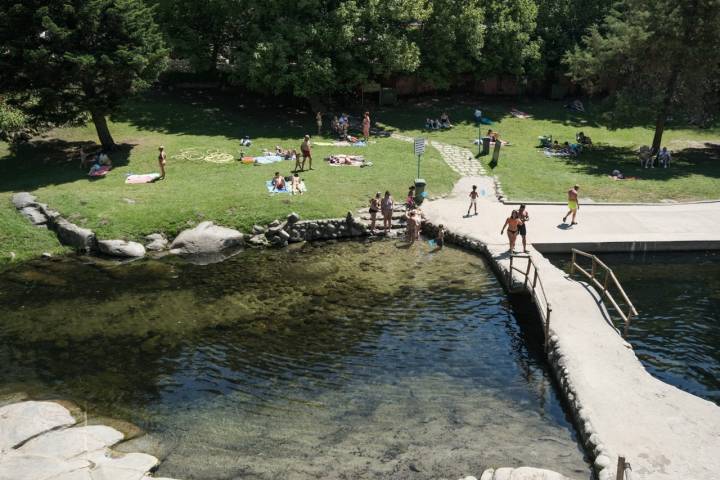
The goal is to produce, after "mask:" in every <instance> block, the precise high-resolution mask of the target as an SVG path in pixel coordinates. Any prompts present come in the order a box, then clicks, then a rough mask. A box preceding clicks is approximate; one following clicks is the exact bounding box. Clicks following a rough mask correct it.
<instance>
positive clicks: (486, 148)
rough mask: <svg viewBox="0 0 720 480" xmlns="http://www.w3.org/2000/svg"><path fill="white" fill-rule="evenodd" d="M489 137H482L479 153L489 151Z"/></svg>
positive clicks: (484, 153)
mask: <svg viewBox="0 0 720 480" xmlns="http://www.w3.org/2000/svg"><path fill="white" fill-rule="evenodd" d="M490 140H491V138H490V137H482V152H481V153H480V155H488V154H489V153H490Z"/></svg>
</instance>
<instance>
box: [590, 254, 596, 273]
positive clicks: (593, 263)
mask: <svg viewBox="0 0 720 480" xmlns="http://www.w3.org/2000/svg"><path fill="white" fill-rule="evenodd" d="M596 268H597V264H596V263H595V255H593V257H592V272H590V275H592V278H595V270H596Z"/></svg>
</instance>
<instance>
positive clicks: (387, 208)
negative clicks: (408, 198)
mask: <svg viewBox="0 0 720 480" xmlns="http://www.w3.org/2000/svg"><path fill="white" fill-rule="evenodd" d="M394 208H395V200H393V198H392V196H391V195H390V192H389V191H387V190H386V191H385V196H384V197H383V198H382V200H381V201H380V210H381V211H382V216H383V229H384V230H385V235H387V234H388V233H390V227H391V226H392V216H393V209H394Z"/></svg>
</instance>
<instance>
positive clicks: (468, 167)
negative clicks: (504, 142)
mask: <svg viewBox="0 0 720 480" xmlns="http://www.w3.org/2000/svg"><path fill="white" fill-rule="evenodd" d="M392 137H393V138H396V139H398V140H402V141H404V142H412V141H413V140H414V139H413V138H412V137H406V136H405V135H399V134H396V133H393V135H392ZM429 143H430V145H432V146H433V147H435V149H437V150H438V151H439V152H440V153H441V154H442V156H443V159H444V160H445V162H446V163H447V164H448V165H449V166H450V168H452V169H453V170H455V171H456V172H457V173H459V174H460V175H462V176H464V177H468V176H474V175H485V169H484V168H483V166H482V164H481V163H480V162H479V161H478V160H476V159H475V157H474V156H473V153H472V152H471V151H470V150H468V149H467V148H462V147H456V146H455V145H448V144H446V143H440V142H435V141H430V142H429Z"/></svg>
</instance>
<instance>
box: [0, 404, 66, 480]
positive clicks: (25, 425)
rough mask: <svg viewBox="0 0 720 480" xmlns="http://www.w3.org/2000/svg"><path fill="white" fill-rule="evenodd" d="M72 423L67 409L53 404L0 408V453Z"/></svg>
mask: <svg viewBox="0 0 720 480" xmlns="http://www.w3.org/2000/svg"><path fill="white" fill-rule="evenodd" d="M74 423H75V419H74V418H73V416H72V415H70V412H69V411H68V409H67V408H65V407H63V406H62V405H59V404H57V403H54V402H35V401H30V402H20V403H13V404H10V405H5V406H4V407H0V453H2V452H5V451H8V450H10V449H12V448H13V447H15V446H17V445H18V444H20V443H23V442H24V441H26V440H28V439H30V438H33V437H35V436H36V435H39V434H41V433H43V432H48V431H50V430H54V429H56V428H60V427H67V426H70V425H73V424H74ZM1 477H2V476H0V478H1ZM8 478H10V477H8Z"/></svg>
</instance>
